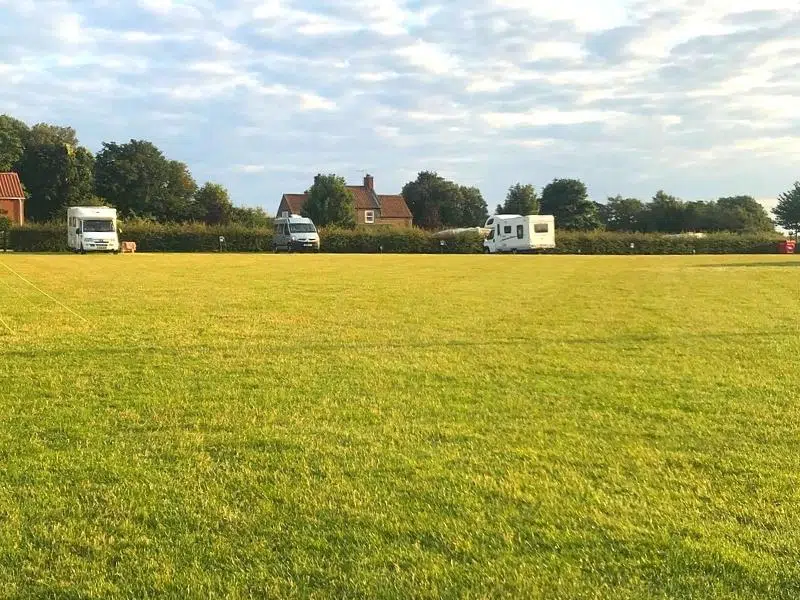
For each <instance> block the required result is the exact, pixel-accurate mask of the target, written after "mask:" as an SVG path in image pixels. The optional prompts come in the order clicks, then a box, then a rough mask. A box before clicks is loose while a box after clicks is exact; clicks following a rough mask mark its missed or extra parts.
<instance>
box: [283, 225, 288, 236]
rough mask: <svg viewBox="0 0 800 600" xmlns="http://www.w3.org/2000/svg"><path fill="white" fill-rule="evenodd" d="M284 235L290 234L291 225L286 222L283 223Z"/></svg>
mask: <svg viewBox="0 0 800 600" xmlns="http://www.w3.org/2000/svg"><path fill="white" fill-rule="evenodd" d="M283 235H289V226H288V225H287V224H286V223H284V224H283Z"/></svg>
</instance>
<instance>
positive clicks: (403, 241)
mask: <svg viewBox="0 0 800 600" xmlns="http://www.w3.org/2000/svg"><path fill="white" fill-rule="evenodd" d="M482 250H483V239H482V238H480V237H479V236H477V235H474V234H472V235H470V234H462V235H459V236H456V237H454V238H452V239H448V240H446V241H445V243H444V245H442V244H441V241H440V240H438V239H435V238H434V237H433V234H431V233H429V232H427V231H423V230H422V229H417V228H411V229H401V228H397V227H390V226H377V227H359V228H357V229H338V228H328V229H321V230H320V251H322V252H332V253H373V254H374V253H380V252H386V253H403V254H425V253H434V252H435V253H441V252H446V253H453V254H474V253H479V252H482Z"/></svg>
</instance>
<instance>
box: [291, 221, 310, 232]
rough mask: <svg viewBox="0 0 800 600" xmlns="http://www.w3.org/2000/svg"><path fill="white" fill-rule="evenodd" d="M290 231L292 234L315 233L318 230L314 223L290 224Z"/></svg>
mask: <svg viewBox="0 0 800 600" xmlns="http://www.w3.org/2000/svg"><path fill="white" fill-rule="evenodd" d="M289 231H290V232H292V233H314V232H316V231H317V230H316V229H315V228H314V224H313V223H289Z"/></svg>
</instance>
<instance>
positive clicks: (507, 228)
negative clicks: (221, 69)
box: [503, 225, 511, 233]
mask: <svg viewBox="0 0 800 600" xmlns="http://www.w3.org/2000/svg"><path fill="white" fill-rule="evenodd" d="M503 233H511V225H506V226H505V227H503Z"/></svg>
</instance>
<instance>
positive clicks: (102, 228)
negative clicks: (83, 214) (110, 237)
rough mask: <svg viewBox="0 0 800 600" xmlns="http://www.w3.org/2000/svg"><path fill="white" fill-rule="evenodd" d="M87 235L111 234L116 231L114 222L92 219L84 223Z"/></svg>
mask: <svg viewBox="0 0 800 600" xmlns="http://www.w3.org/2000/svg"><path fill="white" fill-rule="evenodd" d="M83 231H84V232H85V233H111V232H112V231H114V221H108V220H105V219H103V220H98V219H92V220H88V221H84V222H83Z"/></svg>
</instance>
